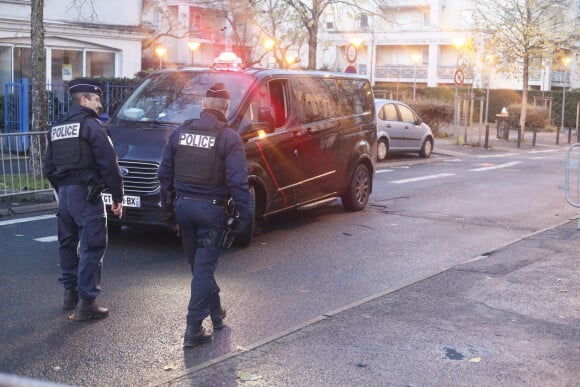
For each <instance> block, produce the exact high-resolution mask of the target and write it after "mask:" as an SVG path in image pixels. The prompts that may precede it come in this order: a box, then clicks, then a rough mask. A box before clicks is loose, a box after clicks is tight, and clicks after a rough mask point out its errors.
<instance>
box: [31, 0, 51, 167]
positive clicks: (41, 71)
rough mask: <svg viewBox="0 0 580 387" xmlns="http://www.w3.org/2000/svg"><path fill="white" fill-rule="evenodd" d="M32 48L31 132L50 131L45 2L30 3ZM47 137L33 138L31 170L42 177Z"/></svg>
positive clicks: (39, 0)
mask: <svg viewBox="0 0 580 387" xmlns="http://www.w3.org/2000/svg"><path fill="white" fill-rule="evenodd" d="M30 8H31V9H30V40H31V41H30V46H31V51H32V98H31V103H30V105H31V107H32V119H31V121H30V122H31V125H30V126H31V130H32V131H34V132H37V131H42V132H44V131H46V130H48V122H47V118H48V115H47V98H46V55H45V53H44V0H32V1H31V2H30ZM45 140H46V137H45V136H32V138H31V150H30V159H29V162H30V168H31V169H30V170H31V171H33V172H34V173H35V175H36V176H40V169H42V151H43V150H44V149H45V146H46V143H45Z"/></svg>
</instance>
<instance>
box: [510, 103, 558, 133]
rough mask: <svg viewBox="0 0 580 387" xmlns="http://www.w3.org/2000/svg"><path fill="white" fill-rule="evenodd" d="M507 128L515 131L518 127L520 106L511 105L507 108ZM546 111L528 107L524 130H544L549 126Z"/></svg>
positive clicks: (532, 106) (540, 108) (531, 106)
mask: <svg viewBox="0 0 580 387" xmlns="http://www.w3.org/2000/svg"><path fill="white" fill-rule="evenodd" d="M507 111H508V118H507V122H508V126H509V128H510V129H517V128H518V127H519V125H520V116H521V112H522V105H521V104H516V103H514V104H511V105H508V106H507ZM549 124H550V122H549V120H548V111H547V110H546V109H544V108H542V107H538V106H534V105H529V104H528V106H527V110H526V129H538V130H541V129H545V128H547V127H548V126H549Z"/></svg>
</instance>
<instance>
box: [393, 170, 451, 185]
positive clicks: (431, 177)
mask: <svg viewBox="0 0 580 387" xmlns="http://www.w3.org/2000/svg"><path fill="white" fill-rule="evenodd" d="M447 176H455V173H440V174H438V175H429V176H420V177H413V178H410V179H403V180H394V181H390V182H389V183H392V184H403V183H411V182H414V181H421V180H429V179H438V178H440V177H447Z"/></svg>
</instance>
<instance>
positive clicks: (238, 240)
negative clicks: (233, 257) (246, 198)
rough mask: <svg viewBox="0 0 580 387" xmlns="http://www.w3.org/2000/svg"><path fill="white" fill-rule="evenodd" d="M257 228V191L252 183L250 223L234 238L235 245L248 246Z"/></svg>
mask: <svg viewBox="0 0 580 387" xmlns="http://www.w3.org/2000/svg"><path fill="white" fill-rule="evenodd" d="M255 228H256V191H255V190H254V186H252V185H250V224H248V227H246V229H245V230H244V231H242V232H241V233H239V234H237V235H236V237H235V238H234V242H233V245H234V246H238V247H246V246H248V245H249V244H250V242H252V238H253V236H254V229H255Z"/></svg>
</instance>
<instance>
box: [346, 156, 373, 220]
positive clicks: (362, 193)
mask: <svg viewBox="0 0 580 387" xmlns="http://www.w3.org/2000/svg"><path fill="white" fill-rule="evenodd" d="M370 194H371V173H370V171H369V168H368V167H367V166H366V165H364V164H359V165H357V167H356V168H355V169H354V173H353V174H352V177H351V179H350V183H349V185H348V190H347V192H346V193H345V194H344V195H342V196H341V197H340V198H341V199H342V206H343V207H344V208H345V209H346V210H349V211H360V210H362V209H363V208H365V207H366V205H367V203H368V201H369V196H370Z"/></svg>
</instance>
